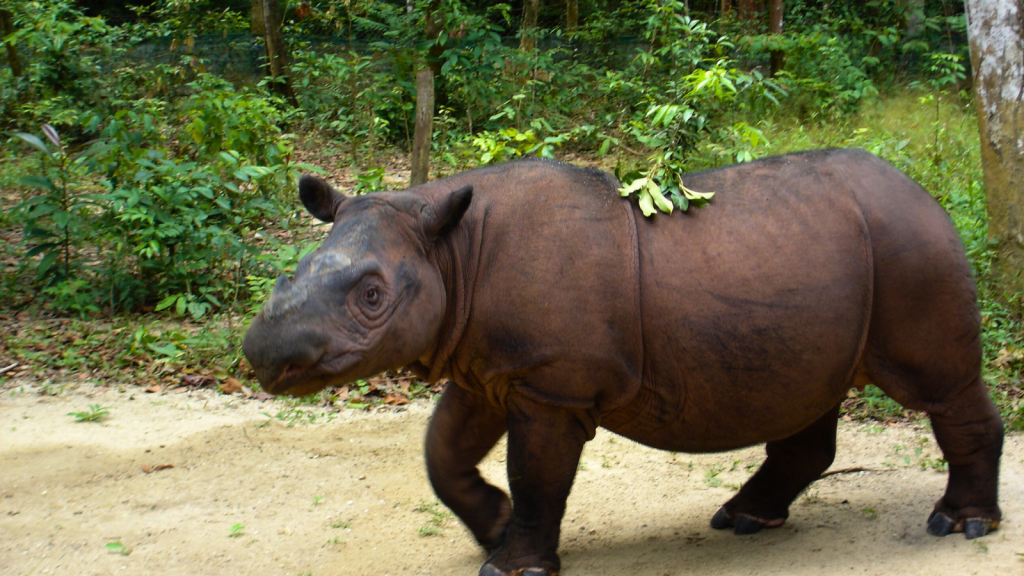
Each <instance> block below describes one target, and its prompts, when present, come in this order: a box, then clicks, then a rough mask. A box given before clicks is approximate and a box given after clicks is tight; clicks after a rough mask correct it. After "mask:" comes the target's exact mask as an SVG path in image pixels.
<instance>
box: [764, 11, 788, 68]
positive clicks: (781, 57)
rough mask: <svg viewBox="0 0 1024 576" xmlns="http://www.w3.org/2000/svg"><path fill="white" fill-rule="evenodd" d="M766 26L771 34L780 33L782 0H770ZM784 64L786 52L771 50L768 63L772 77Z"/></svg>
mask: <svg viewBox="0 0 1024 576" xmlns="http://www.w3.org/2000/svg"><path fill="white" fill-rule="evenodd" d="M768 28H769V30H770V32H771V33H772V35H773V36H778V35H779V34H782V0H771V12H770V13H769V14H768ZM785 65H786V53H785V52H783V51H782V50H772V52H771V60H770V64H769V69H770V74H771V75H772V76H773V77H774V76H775V75H776V74H778V73H779V71H780V70H782V68H783V67H784V66H785Z"/></svg>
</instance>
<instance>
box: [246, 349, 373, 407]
mask: <svg viewBox="0 0 1024 576" xmlns="http://www.w3.org/2000/svg"><path fill="white" fill-rule="evenodd" d="M361 359H362V355H361V354H357V353H354V352H344V353H341V354H338V355H335V356H332V357H331V358H328V359H326V360H325V359H323V358H321V359H320V360H317V362H316V363H314V364H312V365H310V366H299V365H296V364H290V365H288V366H286V367H285V368H284V370H282V371H281V374H280V375H279V376H278V377H277V378H276V379H275V380H274V382H272V383H271V384H268V385H266V386H265V387H264V388H265V389H266V391H267V392H269V393H271V394H275V395H280V394H287V395H288V396H308V395H310V394H313V393H315V392H319V391H320V390H323V389H324V388H326V387H328V386H332V385H334V384H339V383H342V382H347V381H349V380H351V378H347V377H346V374H345V373H346V372H347V371H348V370H349V369H350V368H351V367H352V366H354V365H355V364H356V363H357V362H358V361H359V360H361Z"/></svg>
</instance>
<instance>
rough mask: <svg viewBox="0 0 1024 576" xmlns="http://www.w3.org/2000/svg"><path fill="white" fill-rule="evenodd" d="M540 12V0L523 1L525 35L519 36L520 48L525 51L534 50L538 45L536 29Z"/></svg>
mask: <svg viewBox="0 0 1024 576" xmlns="http://www.w3.org/2000/svg"><path fill="white" fill-rule="evenodd" d="M538 12H540V0H526V1H525V2H523V35H522V36H520V37H519V49H520V50H522V51H523V52H533V50H534V48H536V47H537V38H536V36H534V31H535V30H536V29H537V13H538Z"/></svg>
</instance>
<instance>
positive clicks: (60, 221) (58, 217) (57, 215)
mask: <svg viewBox="0 0 1024 576" xmlns="http://www.w3.org/2000/svg"><path fill="white" fill-rule="evenodd" d="M50 218H53V223H54V224H56V225H57V227H58V228H67V227H68V222H69V221H70V220H71V213H70V212H68V211H67V210H55V211H54V212H53V215H52V216H50Z"/></svg>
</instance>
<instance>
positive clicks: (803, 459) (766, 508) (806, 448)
mask: <svg viewBox="0 0 1024 576" xmlns="http://www.w3.org/2000/svg"><path fill="white" fill-rule="evenodd" d="M838 416H839V405H838V404H837V405H836V406H835V408H832V409H831V410H829V411H828V413H826V414H825V415H824V416H822V417H821V418H819V419H818V420H816V421H815V422H814V423H813V424H811V425H810V426H808V427H807V428H805V429H803V430H801V431H800V432H797V433H796V434H794V435H793V436H790V437H789V438H785V439H782V440H777V441H775V442H769V443H768V445H767V447H766V451H767V453H768V458H766V459H765V461H764V464H762V465H761V468H760V469H759V470H758V471H757V473H756V474H754V475H753V476H752V477H751V478H750V480H748V481H747V483H746V484H744V485H743V488H741V489H740V491H739V493H738V494H736V496H734V497H733V498H732V499H731V500H729V501H728V502H726V503H725V505H724V506H722V508H721V509H719V511H718V513H716V514H715V516H714V518H712V519H711V527H712V528H715V529H717V530H723V529H725V528H733V531H734V532H735V533H736V534H738V535H745V534H754V533H757V532H759V531H760V530H761V529H762V528H776V527H778V526H782V525H783V524H784V523H785V521H786V519H787V518H789V505H790V504H791V503H792V502H793V499H795V498H796V497H797V495H799V494H800V492H802V491H803V489H804V488H806V487H807V486H808V485H809V484H810V483H811V482H814V481H815V480H817V479H818V478H820V477H821V473H822V472H824V471H825V470H826V469H827V468H828V467H829V466H830V465H831V464H832V460H833V459H834V458H835V454H836V422H837V419H838Z"/></svg>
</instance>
